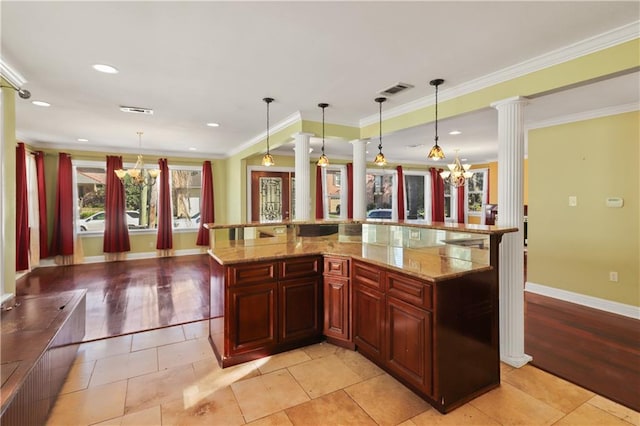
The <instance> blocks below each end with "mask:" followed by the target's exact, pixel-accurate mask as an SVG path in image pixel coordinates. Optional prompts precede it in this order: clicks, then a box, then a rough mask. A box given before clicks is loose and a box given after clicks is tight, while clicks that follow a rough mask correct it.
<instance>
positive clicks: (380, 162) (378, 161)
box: [373, 98, 387, 167]
mask: <svg viewBox="0 0 640 426" xmlns="http://www.w3.org/2000/svg"><path fill="white" fill-rule="evenodd" d="M386 100H387V98H376V99H375V101H376V102H377V103H378V104H380V142H379V143H378V154H377V155H376V158H375V159H374V160H373V162H374V163H375V164H376V165H377V166H380V167H382V166H386V165H387V159H386V158H384V154H383V153H382V103H383V102H384V101H386Z"/></svg>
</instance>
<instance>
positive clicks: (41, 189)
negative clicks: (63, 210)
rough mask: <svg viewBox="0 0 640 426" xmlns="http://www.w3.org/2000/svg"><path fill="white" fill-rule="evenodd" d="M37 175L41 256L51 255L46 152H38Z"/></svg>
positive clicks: (42, 257)
mask: <svg viewBox="0 0 640 426" xmlns="http://www.w3.org/2000/svg"><path fill="white" fill-rule="evenodd" d="M35 155H36V175H37V176H38V216H39V217H40V221H39V223H40V258H41V259H44V258H45V257H49V249H48V243H49V232H48V230H47V186H46V184H45V182H46V178H45V176H44V152H42V151H37V152H36V154H35Z"/></svg>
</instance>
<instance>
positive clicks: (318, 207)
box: [316, 166, 324, 219]
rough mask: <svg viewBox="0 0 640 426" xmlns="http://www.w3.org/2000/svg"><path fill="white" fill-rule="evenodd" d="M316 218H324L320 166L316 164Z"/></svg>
mask: <svg viewBox="0 0 640 426" xmlns="http://www.w3.org/2000/svg"><path fill="white" fill-rule="evenodd" d="M316 219H324V203H323V202H322V167H320V166H316Z"/></svg>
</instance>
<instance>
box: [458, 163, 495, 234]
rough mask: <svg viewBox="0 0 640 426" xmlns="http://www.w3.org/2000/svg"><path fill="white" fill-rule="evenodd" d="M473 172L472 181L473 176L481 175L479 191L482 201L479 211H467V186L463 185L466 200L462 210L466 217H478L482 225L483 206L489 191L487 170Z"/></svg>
mask: <svg viewBox="0 0 640 426" xmlns="http://www.w3.org/2000/svg"><path fill="white" fill-rule="evenodd" d="M471 171H472V172H473V175H474V177H473V178H472V179H474V178H475V176H476V175H477V174H482V191H481V199H482V204H481V206H480V211H477V212H476V211H471V210H469V185H465V188H464V197H465V200H466V203H465V206H464V210H465V215H466V217H467V218H468V217H471V216H473V217H480V218H481V223H482V224H484V216H485V215H484V206H485V205H486V204H487V190H488V189H489V182H488V176H489V169H488V168H479V169H472V170H471ZM474 192H475V193H478V192H477V191H474Z"/></svg>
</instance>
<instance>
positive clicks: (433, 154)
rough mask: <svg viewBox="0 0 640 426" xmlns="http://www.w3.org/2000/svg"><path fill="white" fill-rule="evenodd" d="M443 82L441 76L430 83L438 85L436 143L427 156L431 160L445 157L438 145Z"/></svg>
mask: <svg viewBox="0 0 640 426" xmlns="http://www.w3.org/2000/svg"><path fill="white" fill-rule="evenodd" d="M442 83H444V80H443V79H441V78H436V79H435V80H431V81H430V82H429V84H430V85H432V86H435V87H436V137H435V141H436V144H435V145H434V146H433V148H431V151H429V155H428V156H427V157H428V158H430V159H431V160H436V161H437V160H442V159H443V158H444V152H443V151H442V148H440V147H439V146H438V86H440V85H441V84H442Z"/></svg>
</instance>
